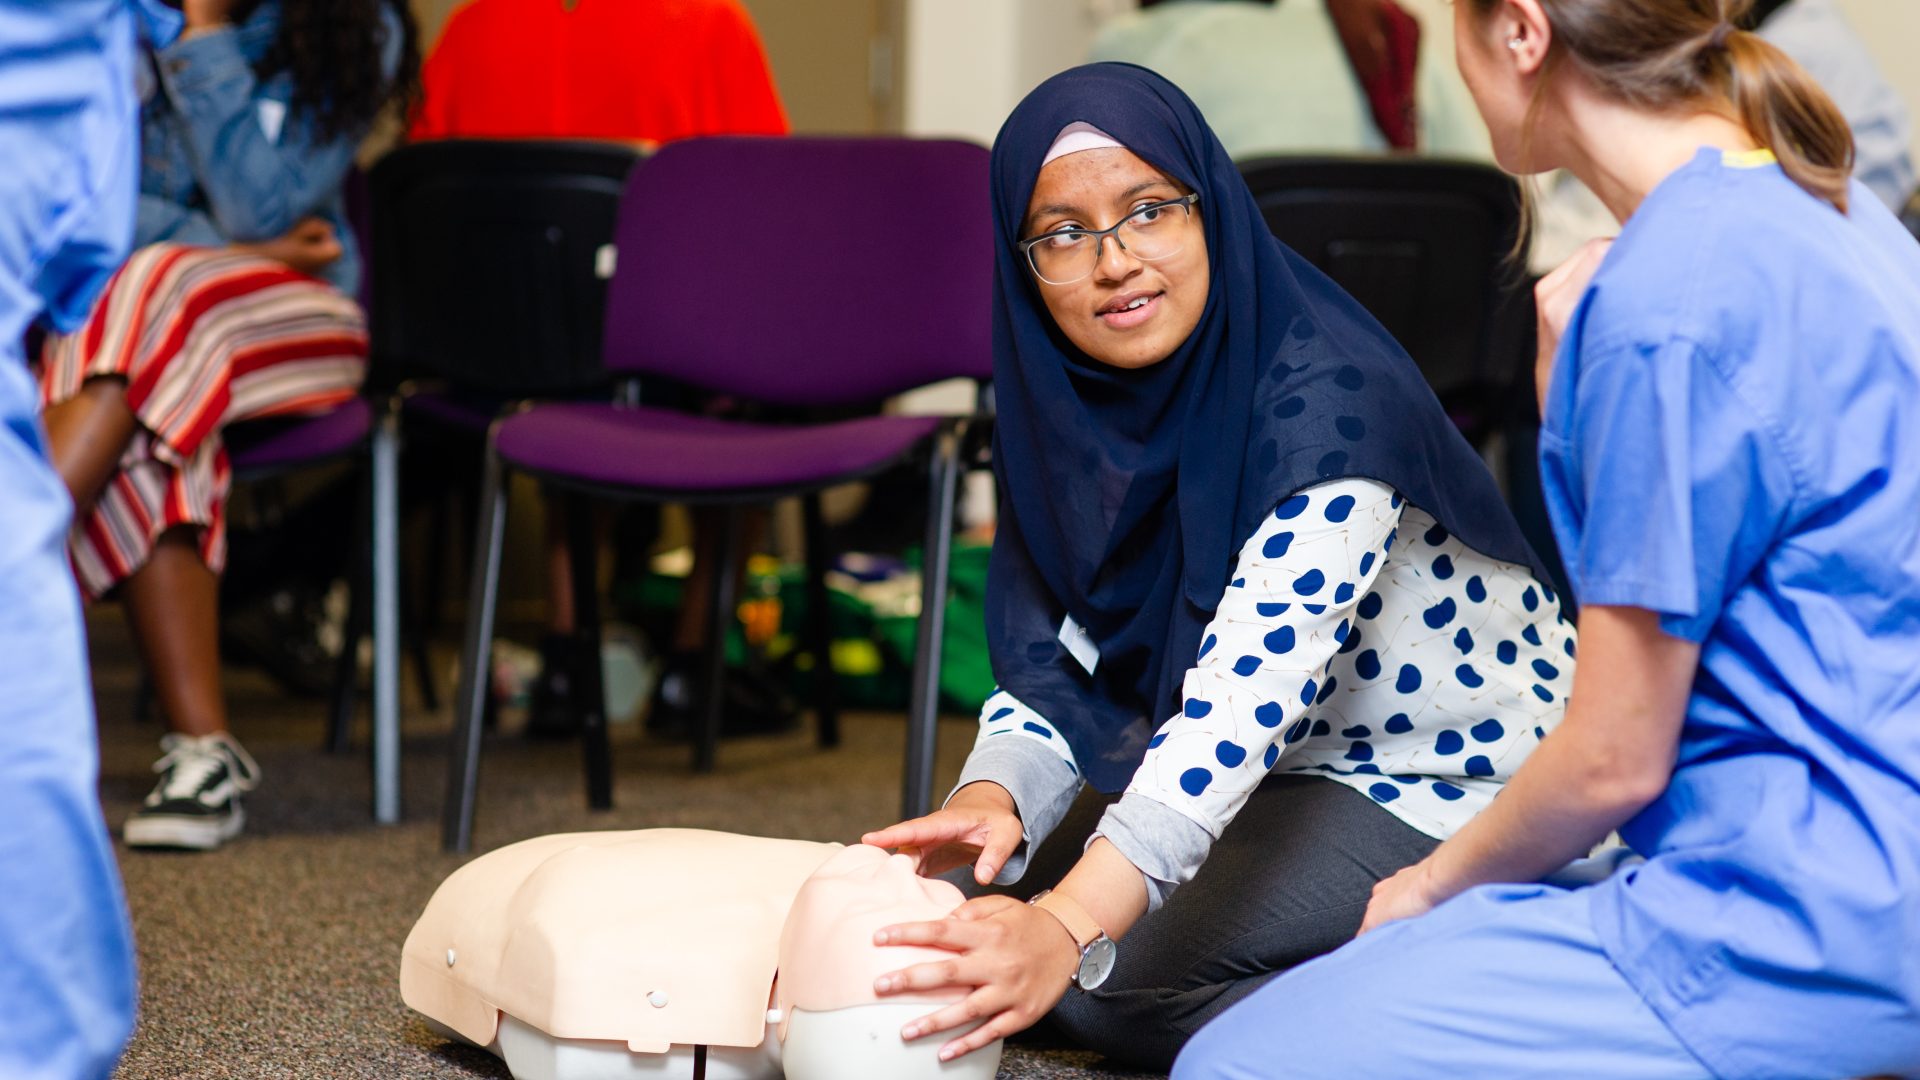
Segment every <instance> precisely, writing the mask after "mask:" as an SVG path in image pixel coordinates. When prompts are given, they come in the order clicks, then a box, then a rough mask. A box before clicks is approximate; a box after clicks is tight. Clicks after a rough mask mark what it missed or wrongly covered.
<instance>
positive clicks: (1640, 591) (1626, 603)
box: [1540, 338, 1795, 642]
mask: <svg viewBox="0 0 1920 1080" xmlns="http://www.w3.org/2000/svg"><path fill="white" fill-rule="evenodd" d="M1580 352H1581V355H1578V356H1574V355H1570V354H1563V355H1562V357H1561V360H1560V362H1561V363H1569V364H1576V365H1577V368H1576V370H1574V371H1573V372H1571V376H1572V377H1571V379H1566V378H1559V379H1556V386H1555V388H1554V389H1555V393H1554V395H1553V400H1550V401H1549V403H1548V410H1547V412H1548V417H1547V427H1546V428H1545V429H1543V430H1542V432H1541V450H1540V455H1541V471H1542V478H1543V481H1544V486H1545V488H1546V494H1547V507H1548V511H1549V513H1551V514H1552V516H1553V519H1554V529H1555V532H1556V534H1557V535H1558V536H1560V537H1561V539H1562V541H1563V544H1564V545H1565V546H1567V547H1568V550H1565V551H1563V555H1564V556H1565V557H1566V560H1567V566H1568V571H1569V573H1570V575H1571V576H1572V578H1573V580H1574V582H1575V586H1576V591H1577V593H1578V595H1579V599H1580V602H1581V603H1582V604H1602V605H1617V606H1623V607H1637V608H1644V609H1647V610H1650V611H1655V612H1658V613H1659V614H1660V615H1661V623H1660V624H1661V628H1662V629H1663V630H1665V631H1666V632H1667V633H1669V634H1671V635H1673V636H1674V637H1677V638H1682V639H1684V640H1687V641H1695V642H1697V641H1701V640H1703V639H1704V638H1705V637H1706V635H1707V633H1708V631H1709V630H1711V629H1712V627H1713V624H1714V623H1715V621H1716V620H1717V619H1718V618H1719V615H1720V611H1721V608H1722V606H1723V605H1724V604H1725V603H1726V601H1727V599H1728V598H1729V597H1730V596H1731V595H1732V594H1733V592H1734V590H1735V589H1737V588H1738V587H1739V586H1740V584H1741V583H1742V582H1743V581H1744V580H1745V579H1746V578H1747V577H1748V575H1750V574H1751V573H1753V571H1754V568H1755V567H1756V566H1758V565H1759V563H1760V561H1761V559H1762V557H1763V556H1764V555H1765V553H1766V552H1767V551H1768V549H1769V548H1771V547H1772V546H1773V544H1774V543H1775V542H1776V540H1777V538H1778V537H1779V536H1780V535H1781V534H1782V533H1783V531H1784V530H1785V528H1786V523H1787V522H1788V521H1789V520H1790V518H1791V513H1792V508H1793V503H1794V492H1795V484H1794V480H1793V476H1792V474H1791V471H1790V469H1789V468H1788V465H1787V461H1786V458H1785V457H1784V456H1783V455H1782V453H1781V452H1780V449H1779V443H1778V442H1777V440H1776V439H1775V437H1774V436H1773V434H1772V433H1771V432H1769V431H1768V429H1767V425H1766V423H1765V422H1764V421H1763V419H1762V418H1761V417H1760V416H1759V415H1758V414H1756V413H1755V411H1754V410H1753V409H1751V408H1750V407H1749V406H1748V404H1747V403H1746V402H1745V401H1744V400H1742V398H1741V396H1740V394H1739V392H1738V390H1737V382H1736V380H1735V379H1733V378H1731V377H1730V375H1732V374H1733V372H1732V371H1731V370H1730V367H1729V366H1728V365H1727V364H1726V363H1725V362H1724V361H1723V359H1722V358H1719V357H1715V356H1713V355H1711V354H1709V353H1708V352H1707V351H1706V350H1705V349H1703V348H1701V347H1700V346H1698V345H1697V344H1695V343H1693V342H1691V341H1687V340H1684V339H1680V338H1674V339H1672V340H1670V341H1668V342H1667V343H1666V344H1664V345H1659V346H1643V345H1621V346H1618V347H1614V348H1610V349H1593V348H1586V349H1582V350H1580ZM1569 393H1570V394H1571V397H1570V399H1569V397H1568V395H1569ZM1568 540H1571V541H1573V542H1572V543H1571V544H1566V543H1565V542H1566V541H1568Z"/></svg>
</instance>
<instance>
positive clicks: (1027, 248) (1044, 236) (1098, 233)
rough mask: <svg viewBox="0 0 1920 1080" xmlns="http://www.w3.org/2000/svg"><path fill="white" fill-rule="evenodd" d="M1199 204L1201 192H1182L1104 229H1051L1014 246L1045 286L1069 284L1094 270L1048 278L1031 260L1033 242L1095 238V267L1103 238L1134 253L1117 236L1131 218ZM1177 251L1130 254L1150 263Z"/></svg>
mask: <svg viewBox="0 0 1920 1080" xmlns="http://www.w3.org/2000/svg"><path fill="white" fill-rule="evenodd" d="M1199 205H1200V193H1199V192H1197V191H1196V192H1194V193H1193V194H1191V195H1182V196H1180V197H1179V198H1177V199H1162V200H1160V201H1159V202H1156V203H1148V204H1147V205H1145V206H1143V207H1141V208H1140V209H1138V210H1135V211H1133V212H1132V213H1130V214H1128V215H1127V216H1126V217H1123V218H1121V219H1120V220H1119V221H1116V222H1114V223H1113V224H1112V225H1109V226H1107V227H1106V228H1104V229H1059V230H1056V231H1054V232H1048V233H1041V234H1040V235H1039V236H1034V237H1029V238H1027V239H1025V240H1022V241H1020V242H1019V243H1018V244H1015V245H1014V246H1015V247H1018V248H1019V249H1020V254H1021V255H1022V256H1023V257H1025V259H1026V260H1027V269H1029V270H1032V271H1033V276H1034V277H1036V278H1039V279H1040V280H1041V281H1043V282H1046V283H1047V284H1048V285H1071V284H1073V283H1074V282H1076V281H1084V280H1086V278H1087V277H1088V276H1089V275H1091V274H1092V273H1093V271H1091V270H1089V271H1087V273H1085V274H1082V275H1080V276H1079V277H1077V278H1070V279H1068V280H1066V281H1052V280H1049V279H1048V278H1047V276H1046V275H1045V274H1042V273H1041V272H1040V264H1039V263H1037V262H1035V261H1033V249H1034V247H1035V246H1036V245H1038V244H1040V243H1042V242H1044V241H1047V240H1052V239H1054V238H1055V237H1059V236H1081V237H1091V238H1092V239H1093V241H1094V246H1093V262H1094V265H1095V266H1098V265H1099V264H1100V243H1101V242H1102V241H1104V240H1106V239H1107V238H1108V237H1112V238H1113V242H1114V243H1116V244H1118V245H1120V250H1121V251H1125V252H1127V254H1129V255H1133V252H1132V251H1131V250H1130V249H1129V248H1128V247H1127V242H1126V241H1125V240H1122V239H1120V230H1121V229H1123V228H1125V227H1126V224H1127V222H1129V221H1132V220H1133V219H1134V218H1136V217H1139V216H1140V215H1141V214H1144V213H1147V212H1148V211H1150V210H1165V209H1167V208H1168V207H1173V206H1180V207H1185V208H1186V210H1187V212H1188V213H1189V214H1191V213H1193V210H1194V208H1195V207H1197V206H1199ZM1178 254H1180V252H1179V251H1170V252H1168V253H1167V254H1165V255H1155V256H1153V257H1152V258H1148V257H1147V256H1145V255H1133V257H1134V258H1136V259H1139V260H1141V261H1143V262H1153V261H1154V260H1155V259H1165V258H1169V257H1171V256H1174V255H1178Z"/></svg>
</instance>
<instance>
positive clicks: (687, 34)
mask: <svg viewBox="0 0 1920 1080" xmlns="http://www.w3.org/2000/svg"><path fill="white" fill-rule="evenodd" d="M509 73H510V75H509ZM423 81H424V84H425V103H424V105H423V107H422V108H421V110H420V112H419V115H418V117H417V118H416V119H415V121H414V124H413V129H412V134H413V137H414V138H416V139H436V138H437V139H445V138H575V139H618V140H624V141H640V142H650V143H663V142H668V141H671V140H673V139H684V138H687V137H689V136H693V135H717V134H731V135H784V134H786V131H787V117H786V112H785V111H784V110H783V109H782V108H781V107H780V99H779V97H778V95H777V94H775V92H774V87H773V74H772V72H771V71H770V70H769V69H768V67H767V58H766V54H765V52H764V51H763V50H762V49H761V47H760V36H759V34H758V33H757V32H756V31H755V30H754V26H753V21H752V19H751V18H749V17H748V15H747V12H746V9H745V8H743V7H742V6H741V5H740V3H739V0H472V2H471V3H468V4H466V5H464V6H462V7H461V8H460V9H459V10H457V11H455V12H454V14H453V17H452V18H450V19H448V20H447V25H446V28H445V29H444V30H442V31H441V34H440V40H439V42H438V43H437V44H436V45H435V46H434V48H433V52H432V55H431V56H430V57H429V58H428V60H427V65H426V69H425V71H424V72H423Z"/></svg>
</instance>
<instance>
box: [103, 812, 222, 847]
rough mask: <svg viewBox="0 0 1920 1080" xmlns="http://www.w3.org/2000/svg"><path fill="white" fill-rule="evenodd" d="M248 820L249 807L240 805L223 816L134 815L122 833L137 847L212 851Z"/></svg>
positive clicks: (123, 837)
mask: <svg viewBox="0 0 1920 1080" xmlns="http://www.w3.org/2000/svg"><path fill="white" fill-rule="evenodd" d="M246 821H247V815H246V811H244V810H242V809H241V808H240V807H238V806H235V807H234V808H233V813H231V814H228V815H227V816H226V817H224V818H219V819H213V818H203V817H180V816H178V815H174V814H150V815H146V816H134V817H130V818H128V819H127V823H126V825H125V826H124V827H123V828H122V829H121V830H120V837H121V839H122V840H123V841H125V842H126V845H127V846H128V847H133V848H179V849H183V850H187V851H212V850H213V849H215V848H217V847H219V846H220V845H221V844H224V843H226V842H227V841H229V840H231V839H233V838H234V837H236V836H238V835H240V829H241V828H242V827H243V826H244V825H245V824H246Z"/></svg>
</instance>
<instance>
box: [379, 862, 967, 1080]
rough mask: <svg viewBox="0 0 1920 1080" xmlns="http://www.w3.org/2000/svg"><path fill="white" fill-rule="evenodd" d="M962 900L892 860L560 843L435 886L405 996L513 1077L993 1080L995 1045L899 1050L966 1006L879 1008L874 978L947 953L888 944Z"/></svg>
mask: <svg viewBox="0 0 1920 1080" xmlns="http://www.w3.org/2000/svg"><path fill="white" fill-rule="evenodd" d="M960 902H961V896H960V893H959V890H957V889H955V888H954V887H953V886H951V885H948V884H946V883H945V882H939V881H930V880H927V879H925V878H921V877H919V876H918V875H917V874H915V873H914V871H913V862H912V860H911V859H908V858H906V857H905V856H898V855H893V856H890V855H888V854H887V853H886V852H884V851H881V850H880V849H878V848H871V847H851V848H842V847H841V846H840V845H838V844H819V843H811V842H807V841H799V840H770V839H764V838H760V837H749V836H738V835H734V834H730V833H717V832H706V831H702V830H695V829H647V830H641V831H638V832H608V833H573V834H562V835H556V836H545V837H539V838H537V839H533V840H527V841H523V842H521V843H518V844H513V845H510V846H508V847H505V848H502V849H500V850H498V851H495V852H492V853H490V854H487V855H485V856H482V857H481V858H478V859H475V860H474V861H473V862H471V863H469V864H467V865H466V866H464V867H462V868H460V869H459V870H458V871H455V872H454V874H453V875H452V876H450V877H449V878H448V879H447V880H446V882H444V883H443V884H442V885H441V886H440V889H439V890H438V891H437V892H435V894H434V896H433V899H432V900H431V901H429V902H428V904H427V909H426V911H425V912H424V913H423V914H422V915H421V917H420V921H419V922H418V923H417V924H416V925H415V926H414V929H413V932H412V933H411V934H410V935H409V936H408V938H407V943H406V946H405V948H404V949H403V951H402V959H401V971H400V990H401V996H402V997H403V998H404V999H405V1001H406V1003H407V1005H408V1006H409V1007H411V1008H413V1009H414V1010H416V1011H417V1012H420V1013H421V1014H423V1015H425V1016H426V1017H427V1018H428V1020H429V1021H431V1022H432V1023H433V1024H434V1025H435V1026H436V1027H437V1028H439V1029H441V1030H442V1031H444V1032H446V1033H448V1034H450V1035H453V1036H455V1037H458V1038H460V1039H462V1040H465V1041H467V1042H471V1043H473V1044H475V1045H477V1046H482V1047H486V1048H488V1049H491V1050H493V1051H494V1052H496V1053H499V1054H500V1055H501V1056H502V1057H504V1058H505V1059H506V1062H507V1066H508V1068H509V1069H510V1070H511V1071H512V1072H513V1075H514V1076H515V1077H516V1080H612V1078H615V1077H619V1078H637V1077H695V1076H701V1077H704V1078H705V1080H773V1078H776V1077H779V1076H781V1075H782V1069H783V1063H784V1069H785V1075H786V1076H787V1077H788V1078H789V1080H829V1078H832V1080H848V1078H858V1077H869V1076H871V1077H876V1078H879V1077H885V1078H887V1080H916V1078H918V1077H923V1076H924V1077H927V1078H929V1080H931V1078H934V1077H940V1078H953V1080H974V1078H976V1077H978V1078H980V1080H985V1078H990V1077H992V1076H993V1075H994V1072H995V1070H996V1068H997V1066H998V1062H999V1056H1000V1054H999V1045H998V1044H995V1045H994V1046H992V1047H990V1048H988V1049H986V1050H983V1051H979V1052H976V1053H973V1054H969V1055H967V1056H966V1057H963V1058H961V1059H959V1060H958V1061H953V1062H946V1063H942V1062H940V1061H939V1060H938V1058H937V1053H938V1050H939V1048H940V1047H941V1046H942V1045H945V1043H946V1042H947V1041H948V1040H950V1039H951V1038H952V1037H953V1036H954V1035H955V1034H957V1032H949V1033H943V1034H940V1035H934V1036H929V1037H926V1038H923V1039H920V1040H917V1041H916V1042H914V1043H903V1042H901V1040H900V1037H899V1030H900V1028H901V1027H902V1026H904V1025H905V1024H906V1022H907V1021H908V1020H911V1019H914V1018H915V1017H918V1016H922V1015H925V1014H926V1013H929V1012H932V1011H933V1010H934V1009H936V1008H938V1007H939V1005H941V1004H946V1003H949V1002H952V1001H955V1000H958V999H959V997H960V996H961V994H960V993H959V992H957V991H947V992H944V993H939V994H922V995H897V996H892V997H889V998H887V999H886V1000H885V1001H881V1000H879V999H878V998H877V997H876V996H875V995H874V993H873V981H874V979H875V977H877V976H878V975H880V974H882V973H884V972H888V971H894V970H898V969H900V968H902V967H906V966H908V965H910V964H913V963H918V962H920V961H922V960H926V959H941V958H945V957H946V956H948V955H949V954H946V953H943V952H940V951H938V950H932V949H921V948H914V947H903V946H889V947H885V948H882V947H878V946H875V945H873V944H872V942H873V932H874V931H875V930H877V929H879V928H880V927H881V926H885V925H888V924H890V923H896V922H906V921H915V920H925V919H939V918H943V917H945V916H946V915H947V914H948V913H949V912H951V911H952V910H953V909H954V908H955V907H957V906H958V905H959V904H960ZM776 972H777V973H778V980H777V982H776V978H775V975H776ZM770 1005H771V1006H772V1008H771V1009H770V1008H769V1006H770Z"/></svg>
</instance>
